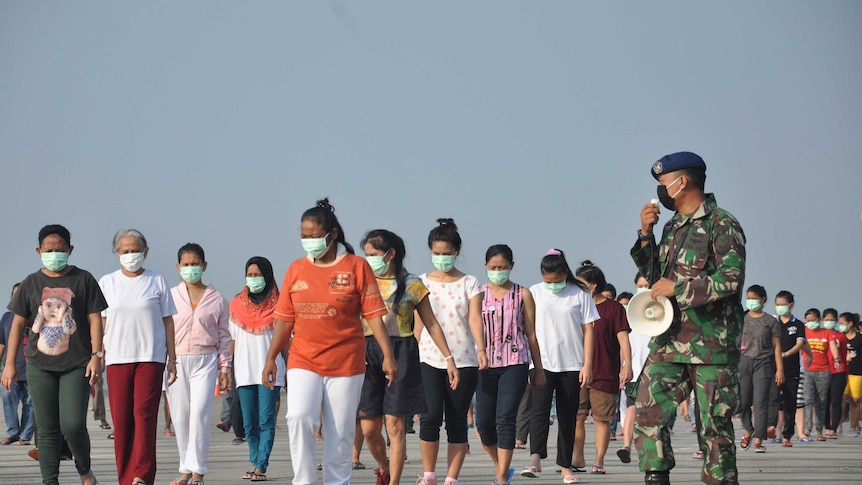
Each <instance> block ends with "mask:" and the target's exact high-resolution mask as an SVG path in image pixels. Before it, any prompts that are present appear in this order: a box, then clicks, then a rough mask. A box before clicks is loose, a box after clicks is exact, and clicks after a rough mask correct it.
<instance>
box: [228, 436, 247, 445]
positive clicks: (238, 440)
mask: <svg viewBox="0 0 862 485" xmlns="http://www.w3.org/2000/svg"><path fill="white" fill-rule="evenodd" d="M243 443H245V438H240V437H236V438H234V439H232V440H230V444H232V445H241V444H243Z"/></svg>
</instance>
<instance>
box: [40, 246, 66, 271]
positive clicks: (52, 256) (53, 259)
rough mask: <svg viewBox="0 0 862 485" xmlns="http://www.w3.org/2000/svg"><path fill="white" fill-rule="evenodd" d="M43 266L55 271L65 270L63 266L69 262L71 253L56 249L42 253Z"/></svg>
mask: <svg viewBox="0 0 862 485" xmlns="http://www.w3.org/2000/svg"><path fill="white" fill-rule="evenodd" d="M40 256H41V258H42V266H44V267H45V269H47V270H49V271H53V272H55V273H56V272H58V271H63V268H65V267H66V265H68V264H69V253H64V252H61V251H54V252H53V253H42V254H41V255H40Z"/></svg>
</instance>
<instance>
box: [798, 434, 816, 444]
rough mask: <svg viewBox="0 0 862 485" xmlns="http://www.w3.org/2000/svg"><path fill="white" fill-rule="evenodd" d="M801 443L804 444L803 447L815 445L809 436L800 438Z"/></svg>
mask: <svg viewBox="0 0 862 485" xmlns="http://www.w3.org/2000/svg"><path fill="white" fill-rule="evenodd" d="M799 442H800V443H802V444H803V445H807V444H808V443H814V440H813V439H811V438H810V437H808V436H805V437H802V438H799Z"/></svg>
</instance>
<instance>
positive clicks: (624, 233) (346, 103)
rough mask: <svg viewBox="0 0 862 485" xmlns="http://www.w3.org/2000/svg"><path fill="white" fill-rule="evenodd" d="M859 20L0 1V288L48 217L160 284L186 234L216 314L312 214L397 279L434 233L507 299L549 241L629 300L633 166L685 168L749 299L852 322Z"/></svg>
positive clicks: (859, 168)
mask: <svg viewBox="0 0 862 485" xmlns="http://www.w3.org/2000/svg"><path fill="white" fill-rule="evenodd" d="M860 21H862V3H860V2H855V1H823V2H810V1H785V0H782V1H758V2H738V1H737V2H720V3H719V2H709V3H707V2H667V1H666V2H550V1H544V2H501V1H485V2H478V1H471V2H395V1H392V2H367V1H365V2H347V1H306V2H298V1H296V2H64V1H53V2H50V1H44V2H25V1H9V0H2V1H0V167H2V171H0V204H2V207H3V209H4V210H3V217H2V221H3V232H2V234H3V237H2V238H0V258H2V259H0V289H5V290H3V291H7V292H8V289H9V288H10V287H11V285H12V283H14V282H15V281H18V280H20V279H22V278H23V277H24V276H25V275H27V274H28V273H30V272H32V271H35V270H37V269H38V268H39V267H40V262H39V259H38V257H37V255H36V254H35V252H34V249H33V248H34V247H35V246H36V245H37V233H38V231H39V228H40V227H41V226H43V225H44V224H49V223H61V224H64V225H66V226H67V227H68V228H69V229H70V230H71V232H72V239H73V241H72V242H73V244H74V245H75V247H76V249H75V252H74V253H73V255H72V258H71V262H72V264H76V265H78V266H80V267H83V268H85V269H88V270H89V271H91V272H92V273H93V274H94V275H95V276H96V277H97V278H98V277H99V276H101V275H102V274H105V273H107V272H110V271H113V270H115V269H117V268H118V267H119V263H118V261H117V258H116V256H115V255H113V254H112V253H111V239H112V236H113V234H114V232H115V231H116V230H117V229H120V228H125V227H134V228H138V229H140V230H141V231H143V233H144V234H145V235H146V236H147V237H148V239H149V242H150V247H151V251H150V258H149V260H148V262H147V265H146V266H147V267H150V268H152V269H155V270H157V271H161V272H163V273H164V274H165V275H166V276H167V277H168V279H169V281H170V282H172V283H173V284H176V283H177V282H179V275H178V274H177V272H176V269H175V268H174V264H175V263H176V251H177V249H178V248H179V246H181V245H182V244H183V243H185V242H188V241H195V242H198V243H200V244H202V245H203V247H204V248H205V249H206V252H207V259H208V261H209V263H210V266H209V269H208V271H207V272H206V274H205V278H204V281H207V282H212V283H215V285H216V286H217V287H218V288H219V289H220V290H221V291H222V292H223V293H224V294H225V296H227V297H231V296H232V295H234V294H235V293H236V292H237V291H239V290H240V289H241V288H242V285H243V284H244V263H245V261H246V260H247V259H248V258H249V257H251V256H254V255H262V256H266V257H268V258H270V260H271V261H272V262H273V265H274V267H275V270H276V274H277V278H278V279H279V281H280V280H281V275H283V272H284V270H285V269H286V268H287V265H288V264H289V263H290V262H291V261H292V260H293V259H295V258H297V257H300V256H301V255H302V254H303V252H302V248H301V246H300V244H299V217H300V215H301V213H302V211H304V210H305V209H307V208H308V207H311V206H312V205H313V204H314V201H315V200H316V199H318V198H320V197H322V196H329V197H330V198H331V201H332V203H333V205H335V207H336V213H337V215H338V216H339V218H340V220H341V221H342V224H343V225H344V228H345V233H346V235H347V237H348V239H349V240H350V241H351V242H353V243H355V244H357V243H358V241H359V240H360V239H361V238H362V236H363V234H364V233H365V232H366V231H368V230H370V229H375V228H381V227H382V228H387V229H390V230H393V231H395V232H396V233H398V234H400V235H402V236H403V237H404V238H405V240H406V241H407V250H408V267H409V269H410V270H411V271H413V272H415V273H421V272H425V271H428V270H430V269H432V266H431V262H430V258H429V252H428V249H427V245H426V238H427V234H428V231H429V230H430V229H431V228H432V227H433V226H434V225H436V224H435V220H436V219H437V218H438V217H452V218H454V219H455V221H456V222H457V224H458V226H459V227H460V228H461V234H462V237H463V239H464V249H463V251H462V253H461V257H460V259H459V263H458V266H459V267H460V268H461V269H463V270H465V271H467V272H470V273H473V274H477V275H479V276H480V277H481V279H482V280H483V281H485V280H486V279H485V276H484V268H483V266H482V263H483V258H484V251H485V249H487V247H488V246H489V245H491V244H495V243H508V244H509V245H510V246H512V248H513V249H514V251H515V259H516V263H517V264H516V268H515V272H514V274H513V279H514V280H515V281H517V282H520V283H522V284H532V283H535V282H537V281H539V280H540V274H539V271H538V262H539V260H540V259H541V256H542V255H544V253H545V251H546V250H547V249H548V248H549V247H552V246H555V247H559V248H561V249H563V250H565V251H567V253H568V255H569V260H570V263H572V264H573V265H574V264H577V263H578V262H579V261H580V260H582V259H585V258H589V259H591V260H592V261H594V262H595V263H596V264H598V265H599V266H601V267H602V268H603V269H604V270H605V272H606V273H607V276H608V279H609V280H610V281H611V282H613V283H615V284H616V286H617V287H618V288H619V289H620V290H631V289H632V287H633V284H632V278H633V275H634V273H635V267H634V265H633V263H632V262H631V259H630V258H629V255H628V252H629V248H630V247H631V245H632V244H633V242H634V240H635V232H636V231H637V229H638V228H639V225H640V223H639V216H638V214H639V211H640V208H641V206H642V205H643V204H644V203H645V202H647V201H649V200H650V199H651V198H653V197H655V185H656V184H655V181H654V180H653V179H652V177H651V176H650V175H649V168H650V165H651V164H652V162H653V161H654V160H656V159H658V158H659V157H661V156H662V155H665V154H667V153H671V152H675V151H680V150H691V151H695V152H697V153H699V154H700V155H702V156H703V158H704V159H705V160H706V163H707V165H708V170H707V176H708V178H707V190H708V191H710V192H715V193H716V197H717V199H718V203H719V205H721V206H722V207H724V208H725V209H727V210H729V211H730V212H732V213H733V214H735V215H736V216H737V218H738V219H739V220H740V222H741V224H742V226H743V228H744V230H745V233H746V235H747V238H748V244H747V251H748V268H747V275H746V281H745V283H746V286H748V285H751V284H754V283H759V284H763V285H764V286H766V289H767V291H768V293H769V298H770V300H771V299H772V298H773V296H774V295H775V292H776V291H777V290H779V289H788V290H791V291H793V292H794V293H795V294H796V296H797V313H802V311H804V309H805V308H807V307H810V306H816V307H820V308H823V307H825V306H835V307H837V308H838V309H839V310H841V311H845V310H853V311H857V312H858V311H860V310H862V303H860V300H859V290H860V283H859V276H860V274H862V257H860V250H862V225H860V207H862V204H860V202H862V194H860V181H862V131H860V127H862V95H860V86H862V56H860V52H862V30H860V29H859V24H860ZM668 217H669V214H668V213H667V211H665V212H664V214H663V215H662V221H666V220H667V218H668ZM768 309H769V310H771V309H772V307H771V305H769V307H768Z"/></svg>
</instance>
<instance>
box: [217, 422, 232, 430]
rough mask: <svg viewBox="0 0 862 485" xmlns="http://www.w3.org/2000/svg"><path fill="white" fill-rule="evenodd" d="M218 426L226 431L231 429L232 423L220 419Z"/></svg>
mask: <svg viewBox="0 0 862 485" xmlns="http://www.w3.org/2000/svg"><path fill="white" fill-rule="evenodd" d="M216 428H218V429H220V430H222V431H224V432H225V433H227V432H228V431H230V425H229V424H227V423H225V422H224V421H219V422H218V424H216Z"/></svg>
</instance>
